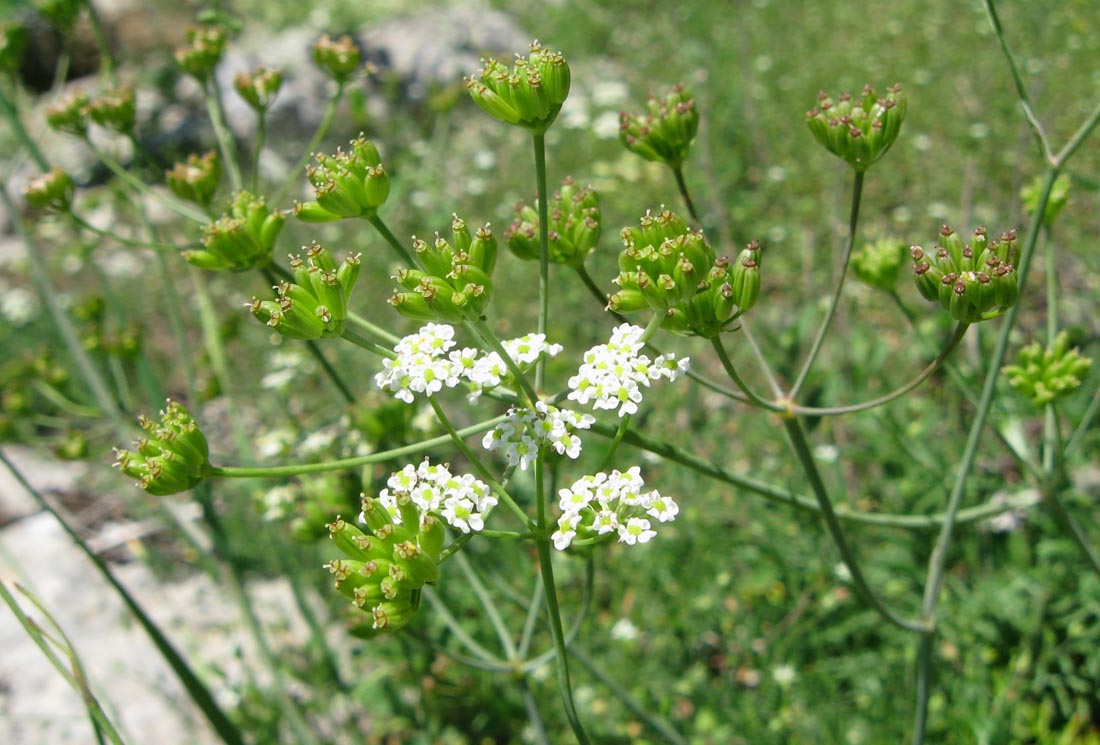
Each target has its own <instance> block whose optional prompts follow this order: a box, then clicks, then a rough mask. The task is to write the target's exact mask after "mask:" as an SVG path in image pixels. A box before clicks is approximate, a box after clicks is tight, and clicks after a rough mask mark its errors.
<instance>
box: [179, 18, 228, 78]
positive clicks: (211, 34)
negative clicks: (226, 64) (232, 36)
mask: <svg viewBox="0 0 1100 745" xmlns="http://www.w3.org/2000/svg"><path fill="white" fill-rule="evenodd" d="M225 41H226V32H225V29H224V28H222V27H221V26H215V25H203V26H192V27H191V28H189V29H187V44H185V45H184V46H181V47H177V48H176V51H175V57H176V62H177V63H178V64H179V66H180V68H181V69H182V70H183V71H184V72H185V73H187V74H188V75H190V76H191V77H193V78H194V79H195V80H197V81H199V82H200V83H205V82H206V81H207V80H209V79H210V77H211V75H213V73H214V68H215V67H217V66H218V63H219V62H221V59H222V54H223V53H224V52H225Z"/></svg>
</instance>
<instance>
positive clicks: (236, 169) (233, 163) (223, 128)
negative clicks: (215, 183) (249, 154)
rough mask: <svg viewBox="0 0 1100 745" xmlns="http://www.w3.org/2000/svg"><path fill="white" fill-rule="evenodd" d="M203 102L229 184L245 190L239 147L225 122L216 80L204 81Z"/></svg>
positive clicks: (234, 188)
mask: <svg viewBox="0 0 1100 745" xmlns="http://www.w3.org/2000/svg"><path fill="white" fill-rule="evenodd" d="M202 93H203V96H202V97H203V101H205V102H206V113H207V115H208V116H209V117H210V125H211V126H212V127H213V128H214V139H215V140H217V141H218V150H220V151H221V154H222V160H223V161H224V162H225V166H226V170H227V171H228V172H229V183H230V185H231V186H232V187H233V191H235V192H237V191H240V190H241V189H243V188H244V179H243V178H242V177H241V164H240V162H239V159H238V158H237V146H236V143H235V142H234V141H233V134H232V133H231V132H230V131H229V127H228V126H227V125H226V122H225V104H224V103H223V102H222V93H221V88H219V87H218V81H217V79H215V78H211V79H210V80H207V81H204V82H203V84H202Z"/></svg>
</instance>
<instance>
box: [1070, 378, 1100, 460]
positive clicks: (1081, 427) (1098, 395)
mask: <svg viewBox="0 0 1100 745" xmlns="http://www.w3.org/2000/svg"><path fill="white" fill-rule="evenodd" d="M1097 413H1100V387H1098V388H1097V389H1096V392H1095V393H1093V394H1092V400H1090V401H1089V405H1088V406H1087V407H1086V408H1085V413H1084V414H1083V415H1082V416H1081V421H1080V423H1078V425H1077V429H1075V430H1073V434H1072V435H1070V437H1069V439H1068V440H1067V441H1066V448H1065V450H1064V451H1063V453H1062V455H1063V457H1068V456H1069V454H1070V453H1071V452H1073V451H1074V450H1076V449H1077V446H1078V445H1080V444H1081V439H1082V438H1083V437H1084V436H1085V433H1086V432H1088V430H1089V427H1091V426H1092V420H1093V419H1095V418H1096V415H1097Z"/></svg>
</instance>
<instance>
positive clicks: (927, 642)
mask: <svg viewBox="0 0 1100 745" xmlns="http://www.w3.org/2000/svg"><path fill="white" fill-rule="evenodd" d="M987 7H991V6H988V5H987ZM1057 178H1058V168H1057V167H1052V168H1049V169H1048V170H1047V173H1046V176H1045V177H1044V179H1043V185H1042V188H1041V191H1040V197H1039V201H1038V204H1037V206H1036V209H1035V216H1034V217H1033V218H1032V224H1031V228H1030V230H1029V231H1028V236H1027V239H1026V240H1025V241H1024V245H1023V249H1022V251H1021V255H1020V264H1019V266H1018V267H1017V270H1016V271H1017V278H1018V280H1017V281H1018V284H1019V293H1020V297H1026V295H1025V294H1024V286H1025V283H1026V280H1027V276H1028V269H1029V268H1030V266H1031V259H1032V257H1033V256H1034V254H1035V246H1036V243H1037V242H1038V239H1039V231H1040V229H1041V227H1042V216H1043V215H1044V214H1045V213H1046V205H1047V202H1048V201H1049V200H1050V192H1051V189H1052V188H1053V187H1054V181H1055V179H1057ZM1019 309H1020V304H1019V303H1017V304H1016V305H1013V306H1012V307H1011V308H1009V309H1008V311H1007V312H1006V313H1005V315H1004V321H1003V322H1002V324H1001V333H1000V335H999V336H998V337H997V342H996V345H995V347H994V350H993V354H992V357H991V358H990V360H989V367H988V373H987V374H986V377H985V384H984V386H983V387H982V393H981V398H980V399H979V400H978V406H977V410H976V411H975V412H974V415H973V419H972V423H971V425H970V432H969V434H968V435H967V438H966V444H965V446H964V447H963V453H962V458H961V459H960V461H959V465H958V467H957V469H956V471H955V482H954V485H953V486H952V488H951V493H950V495H949V496H948V499H947V509H946V510H945V511H944V522H943V525H942V526H941V528H940V533H939V537H938V538H937V539H936V545H935V547H934V548H933V549H932V554H931V556H930V557H929V559H928V578H927V580H926V581H925V585H924V599H923V601H922V603H921V618H922V620H923V621H924V623H925V625H926V628H927V630H926V631H925V632H924V633H923V635H922V639H921V644H920V645H919V648H918V660H917V701H916V712H915V714H914V724H913V740H912V742H913V745H923V743H924V738H925V730H926V727H927V722H928V699H929V695H930V688H931V683H930V678H931V674H932V661H931V656H932V646H933V644H932V637H933V636H934V634H935V630H936V610H937V608H938V607H939V599H940V590H941V589H942V586H943V578H944V570H945V569H946V568H947V554H948V551H949V549H950V547H951V540H952V538H953V537H954V530H955V524H956V515H957V514H958V511H959V507H960V505H961V504H962V498H963V494H964V493H965V491H966V483H967V480H968V477H969V475H970V469H971V468H972V467H973V466H974V460H975V459H976V458H977V454H978V445H979V444H980V442H981V436H982V432H983V430H984V429H985V422H986V419H987V418H988V417H989V412H990V411H991V410H992V408H993V399H994V396H995V393H996V388H997V380H998V378H999V377H1000V374H1001V367H1002V366H1003V365H1004V360H1005V355H1006V353H1007V351H1008V343H1009V338H1010V336H1011V334H1012V329H1013V327H1014V326H1015V323H1016V315H1017V313H1018V312H1019Z"/></svg>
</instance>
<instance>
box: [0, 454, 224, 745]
mask: <svg viewBox="0 0 1100 745" xmlns="http://www.w3.org/2000/svg"><path fill="white" fill-rule="evenodd" d="M0 462H2V463H3V464H4V465H5V466H6V467H7V469H8V470H9V471H10V472H11V474H12V476H14V477H15V479H16V480H17V481H18V482H19V483H20V484H21V485H22V486H23V488H24V489H26V490H27V493H28V494H30V495H31V497H32V498H33V499H34V500H35V502H37V503H38V506H39V507H40V508H41V509H42V510H43V511H45V512H47V513H48V514H49V515H50V516H51V517H53V518H54V520H56V521H57V523H58V525H60V526H61V529H62V530H64V531H65V533H66V534H68V536H69V538H71V539H72V541H73V542H74V543H75V544H76V546H77V548H79V549H80V551H81V553H83V554H84V556H85V557H86V558H87V559H88V561H90V562H91V563H92V565H93V566H94V567H95V568H96V569H97V570H98V571H99V573H100V574H101V575H103V578H104V579H105V580H106V581H107V583H108V584H109V585H110V586H111V588H112V589H113V590H114V591H115V592H116V593H117V594H118V596H119V598H120V599H121V600H122V602H123V603H124V604H125V605H126V608H127V610H129V611H130V613H132V614H133V616H134V618H135V619H136V620H137V622H138V624H139V625H140V626H141V628H142V629H143V630H144V631H145V633H146V634H148V635H149V638H150V640H151V641H152V642H153V645H154V646H155V647H156V648H157V651H158V652H160V654H161V656H162V657H163V658H164V660H165V662H167V663H168V665H169V666H170V667H171V668H172V671H173V672H174V673H175V674H176V676H177V677H178V678H179V680H180V682H181V683H182V684H183V687H184V688H185V689H186V690H187V694H188V695H189V696H190V697H191V700H192V701H194V702H195V704H196V706H198V707H199V710H200V711H201V712H202V713H203V716H205V717H206V720H207V721H208V722H209V723H210V726H212V727H213V728H214V731H215V732H217V733H218V736H219V737H221V739H222V741H223V742H224V743H226V745H244V738H243V737H242V735H241V732H240V730H238V729H237V726H236V725H235V724H233V722H232V721H231V720H230V719H229V717H227V716H226V714H225V712H223V711H222V709H221V707H220V706H218V703H217V701H216V700H215V699H214V696H213V695H212V694H211V693H210V690H209V689H208V688H207V687H206V686H205V685H204V684H203V682H202V681H201V680H200V679H199V678H198V676H197V675H195V672H194V671H193V670H192V669H191V667H190V665H188V664H187V660H186V659H184V657H183V656H182V655H181V654H180V653H179V651H178V650H177V649H176V648H175V646H173V644H172V642H171V641H169V639H168V637H167V636H165V635H164V633H163V632H162V631H161V630H160V628H159V627H158V626H157V625H156V623H155V622H154V621H153V619H152V618H150V617H149V615H148V614H146V612H145V610H144V609H143V608H142V607H141V605H139V604H138V602H137V601H136V600H135V599H134V597H133V596H132V595H130V593H129V592H128V591H127V590H126V588H125V586H123V584H122V583H121V582H120V581H119V580H118V578H117V577H115V575H114V572H112V571H111V568H110V567H109V566H108V565H107V563H106V562H105V561H103V559H101V558H100V557H99V556H98V555H97V554H96V553H95V552H94V551H92V550H91V549H90V548H88V544H87V543H85V542H84V539H83V538H81V537H80V534H79V533H77V532H76V531H75V530H74V529H73V528H72V527H71V526H70V525H69V524H68V523H67V522H66V521H65V519H64V518H63V517H62V516H61V515H60V514H59V513H58V512H57V511H56V510H54V508H53V507H52V506H51V505H50V503H49V502H48V501H46V499H45V498H44V497H43V496H42V495H41V494H39V493H38V491H37V490H36V489H35V488H34V486H33V485H32V484H31V483H30V482H29V481H27V479H26V478H25V477H24V476H23V474H22V473H21V472H20V471H19V469H17V468H16V467H15V465H14V464H13V463H12V462H11V461H10V460H8V458H7V456H5V455H4V452H3V451H2V450H0Z"/></svg>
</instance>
